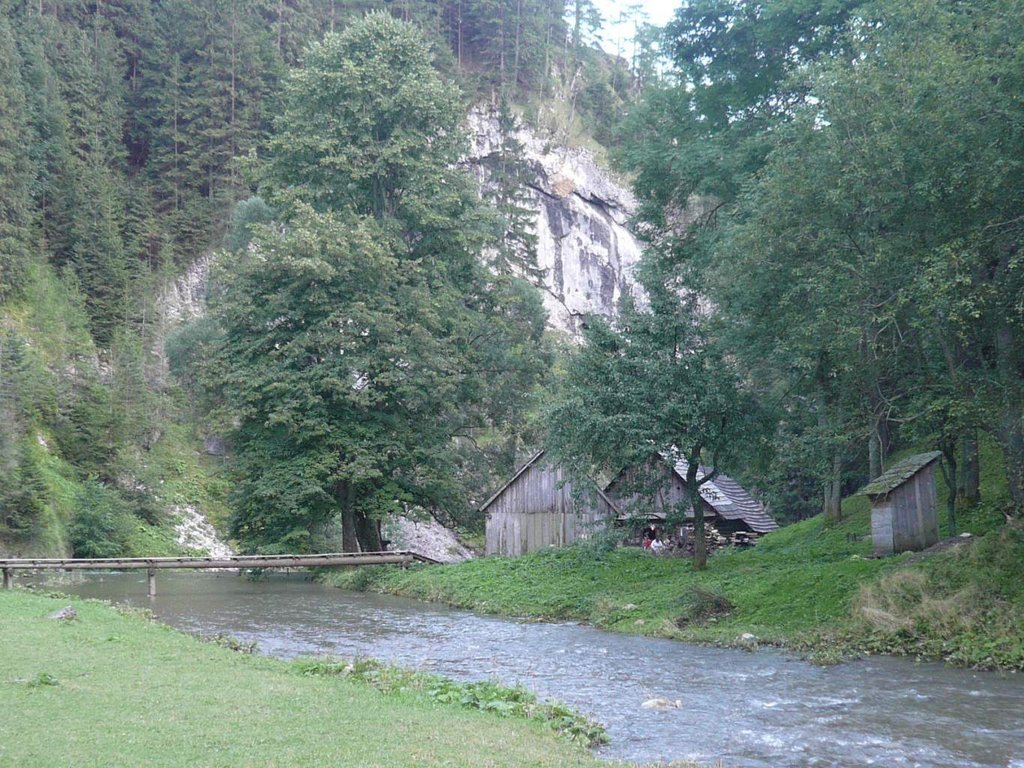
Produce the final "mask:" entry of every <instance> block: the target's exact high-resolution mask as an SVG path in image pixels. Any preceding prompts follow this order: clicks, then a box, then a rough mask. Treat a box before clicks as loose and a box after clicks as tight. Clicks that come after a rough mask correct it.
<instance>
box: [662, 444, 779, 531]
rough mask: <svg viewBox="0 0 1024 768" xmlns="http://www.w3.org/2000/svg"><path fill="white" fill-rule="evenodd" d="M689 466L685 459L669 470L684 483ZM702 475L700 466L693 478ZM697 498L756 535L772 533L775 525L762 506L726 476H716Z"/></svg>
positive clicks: (701, 476) (701, 489) (703, 470)
mask: <svg viewBox="0 0 1024 768" xmlns="http://www.w3.org/2000/svg"><path fill="white" fill-rule="evenodd" d="M689 467H690V464H689V462H687V460H686V459H678V460H677V461H676V463H675V465H674V466H673V470H674V471H675V473H676V474H677V475H679V477H680V478H681V479H682V480H686V471H687V470H688V469H689ZM705 475H706V472H705V469H704V467H703V466H699V467H698V468H697V479H698V480H700V479H702V478H703V477H704V476H705ZM700 495H701V497H702V498H703V499H704V501H706V502H707V503H708V504H710V505H711V506H712V507H713V508H714V510H715V512H716V513H717V514H718V515H719V516H721V517H723V518H724V519H726V520H742V521H743V522H744V523H746V524H747V525H748V526H749V527H750V529H751V530H753V531H757V532H758V533H767V532H768V531H774V530H775V529H776V528H778V527H779V524H778V523H776V522H775V521H774V520H772V519H771V517H769V515H768V512H767V511H765V508H764V504H762V503H761V502H759V501H758V500H757V499H755V498H754V497H753V496H751V495H750V494H749V493H747V491H746V489H745V488H744V487H743V486H742V485H740V484H739V483H737V482H736V481H735V480H733V479H732V478H731V477H729V476H728V475H723V474H717V475H715V477H714V479H713V480H709V481H708V482H706V483H703V484H702V485H701V486H700Z"/></svg>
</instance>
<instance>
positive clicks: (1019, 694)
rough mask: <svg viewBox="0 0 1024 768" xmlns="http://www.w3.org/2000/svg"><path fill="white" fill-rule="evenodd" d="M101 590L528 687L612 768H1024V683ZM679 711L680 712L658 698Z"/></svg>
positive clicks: (369, 609)
mask: <svg viewBox="0 0 1024 768" xmlns="http://www.w3.org/2000/svg"><path fill="white" fill-rule="evenodd" d="M145 581H146V577H145V573H144V572H142V573H141V576H140V573H139V572H134V573H120V574H104V575H99V574H95V575H90V576H87V577H86V578H85V579H84V580H81V581H71V582H63V581H62V582H61V583H60V584H59V588H60V589H61V590H63V591H65V592H71V593H75V594H78V595H81V596H83V597H94V598H101V599H105V600H111V601H114V602H126V603H129V604H131V605H135V606H141V607H148V608H151V609H152V610H153V612H154V613H155V614H156V616H157V617H158V618H159V619H160V620H161V621H163V622H166V623H168V624H170V625H172V626H174V627H177V628H179V629H183V630H185V631H188V632H193V633H198V634H203V635H215V634H220V633H223V634H229V635H231V636H233V637H236V638H238V639H240V640H244V641H255V642H256V643H258V647H259V651H260V652H261V653H265V654H268V655H271V656H279V657H283V658H292V657H295V656H308V655H321V654H329V655H333V656H343V657H356V656H372V657H374V658H377V659H380V660H382V661H386V662H390V663H394V664H398V665H401V666H405V667H413V668H418V669H424V670H429V671H434V672H438V673H441V674H444V675H447V676H449V677H453V678H456V679H459V680H477V679H487V678H497V679H499V680H501V681H502V682H504V683H506V684H515V683H522V684H524V685H525V686H527V687H528V688H529V689H531V690H532V691H534V692H535V693H537V694H538V695H539V696H540V697H542V698H556V699H558V700H560V701H563V702H565V703H567V704H569V705H571V706H572V707H574V708H576V709H577V710H579V711H581V712H584V713H586V714H588V715H589V716H591V717H592V718H594V719H596V720H598V721H600V722H601V723H603V724H604V725H605V726H606V728H607V729H608V735H609V737H610V738H611V743H610V744H609V745H608V746H607V747H604V748H602V749H601V751H600V754H601V755H602V756H605V757H608V758H615V759H621V760H629V761H657V760H682V759H689V760H695V761H700V762H714V761H718V760H721V761H722V762H723V763H724V764H725V765H726V766H729V767H732V766H745V767H750V768H779V767H781V766H843V767H844V768H845V767H847V766H865V765H878V766H887V767H888V766H922V767H925V766H932V767H934V768H940V767H941V768H948V767H950V766H999V767H1000V768H1024V676H1021V675H999V674H995V673H990V672H974V671H970V670H962V669H953V668H950V667H946V666H943V665H940V664H917V663H914V662H912V661H908V660H905V659H895V658H887V657H880V658H872V659H868V660H864V661H856V662H852V663H848V664H842V665H839V666H836V667H828V668H823V667H815V666H812V665H810V664H807V663H805V662H802V661H799V660H797V659H794V658H791V657H790V656H788V655H786V654H784V653H780V652H776V651H758V652H756V653H749V652H745V651H739V650H729V649H719V648H704V647H698V646H692V645H686V644H683V643H678V642H674V641H670V640H657V639H650V638H643V637H632V636H627V635H617V634H612V633H608V632H603V631H600V630H597V629H594V628H592V627H588V626H583V625H578V624H570V623H560V624H540V623H532V622H522V621H513V620H508V619H500V618H494V617H488V616H479V615H476V614H473V613H469V612H466V611H458V610H454V609H450V608H447V607H444V606H440V605H435V604H430V603H423V602H419V601H415V600H406V599H401V598H394V597H386V596H381V595H373V594H363V593H353V592H347V591H343V590H339V589H334V588H331V587H326V586H323V585H320V584H314V583H310V582H309V581H306V580H304V579H303V578H302V577H301V576H295V575H281V574H276V575H271V576H269V577H268V578H267V579H266V580H263V581H258V582H253V581H249V580H247V579H245V578H242V577H239V576H238V575H235V574H220V575H214V574H199V573H193V572H178V573H169V572H165V571H161V572H160V574H159V576H158V596H157V597H156V598H154V599H153V600H150V599H149V598H148V597H147V595H146V583H145ZM655 697H661V698H665V699H669V700H671V701H675V700H679V701H680V702H681V703H682V707H681V708H679V709H670V710H667V711H657V710H651V709H643V708H642V707H641V704H642V703H643V702H644V701H646V700H648V699H651V698H655Z"/></svg>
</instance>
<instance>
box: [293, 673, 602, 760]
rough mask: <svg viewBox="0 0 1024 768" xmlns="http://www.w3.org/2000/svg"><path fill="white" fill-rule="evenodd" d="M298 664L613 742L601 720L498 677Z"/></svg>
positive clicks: (586, 740) (587, 739)
mask: <svg viewBox="0 0 1024 768" xmlns="http://www.w3.org/2000/svg"><path fill="white" fill-rule="evenodd" d="M296 666H297V667H298V669H299V670H300V671H301V672H302V673H303V674H306V675H340V676H343V677H348V678H351V679H354V680H359V681H361V682H364V683H369V684H370V685H372V686H373V687H374V688H376V689H377V690H379V691H383V692H384V693H390V694H394V693H398V692H404V691H407V690H421V691H423V692H424V693H426V695H427V696H428V697H429V698H430V699H431V700H433V701H436V702H438V703H440V704H455V705H457V706H460V707H464V708H466V709H478V710H481V711H483V712H490V713H493V714H495V715H498V716H500V717H513V718H522V719H525V720H537V721H539V722H542V723H545V724H546V725H547V726H548V727H550V728H551V729H552V730H553V731H555V733H557V734H559V735H560V736H564V737H565V738H568V739H569V740H571V741H573V742H575V743H578V744H580V745H582V746H584V747H594V746H598V745H600V744H605V743H607V741H608V736H607V735H606V734H605V731H604V728H603V727H602V726H601V725H600V724H599V723H595V722H594V721H592V720H589V719H588V718H586V717H584V716H583V715H581V714H579V713H577V712H574V711H572V710H571V709H569V708H568V707H566V706H565V705H563V704H559V703H558V702H555V701H545V702H539V701H538V700H537V697H536V696H534V695H533V694H532V693H530V692H529V691H528V690H527V689H526V688H524V687H523V686H521V685H517V686H514V687H508V686H505V685H502V684H501V683H499V682H497V681H494V680H484V681H479V682H471V683H460V682H457V681H455V680H451V679H449V678H446V677H441V676H440V675H431V674H426V673H423V672H412V671H410V670H406V669H401V668H400V667H393V666H389V665H386V664H382V663H381V662H379V661H376V660H374V659H354V660H353V661H351V662H345V661H326V662H325V661H298V662H296Z"/></svg>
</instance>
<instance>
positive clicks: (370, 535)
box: [356, 512, 384, 552]
mask: <svg viewBox="0 0 1024 768" xmlns="http://www.w3.org/2000/svg"><path fill="white" fill-rule="evenodd" d="M356 530H357V531H358V533H359V546H360V549H361V550H362V551H363V552H380V551H381V550H382V549H383V548H384V547H383V545H382V544H381V542H380V528H379V527H378V526H377V521H376V520H374V519H373V518H370V517H367V516H366V515H364V514H363V513H361V512H360V513H358V514H357V515H356Z"/></svg>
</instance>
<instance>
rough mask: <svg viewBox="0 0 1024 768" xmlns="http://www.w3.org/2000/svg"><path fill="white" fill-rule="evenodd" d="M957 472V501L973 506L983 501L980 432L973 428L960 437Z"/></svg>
mask: <svg viewBox="0 0 1024 768" xmlns="http://www.w3.org/2000/svg"><path fill="white" fill-rule="evenodd" d="M958 470H959V472H958V474H957V488H956V495H957V502H958V503H959V504H960V505H961V506H962V507H971V506H974V505H975V504H977V503H978V502H979V501H981V466H980V463H979V459H978V432H977V430H971V431H969V432H968V433H967V434H965V435H964V436H963V437H962V438H961V439H960V464H959V467H958Z"/></svg>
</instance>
